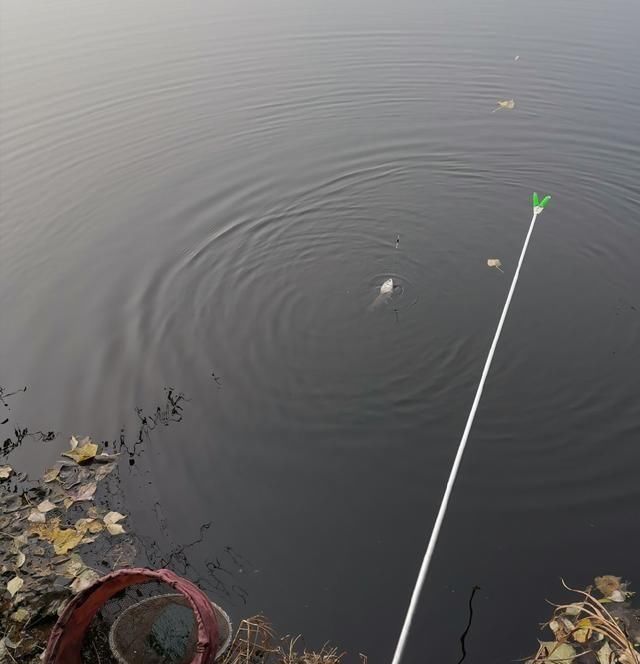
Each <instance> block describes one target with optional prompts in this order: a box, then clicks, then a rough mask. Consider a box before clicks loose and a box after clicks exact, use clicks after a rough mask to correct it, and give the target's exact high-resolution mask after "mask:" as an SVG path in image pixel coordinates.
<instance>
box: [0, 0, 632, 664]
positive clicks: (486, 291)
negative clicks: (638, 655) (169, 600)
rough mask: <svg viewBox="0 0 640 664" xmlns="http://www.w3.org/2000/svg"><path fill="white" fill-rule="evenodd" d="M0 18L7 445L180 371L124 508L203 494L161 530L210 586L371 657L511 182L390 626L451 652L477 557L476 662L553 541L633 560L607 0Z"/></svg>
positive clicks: (582, 570)
mask: <svg viewBox="0 0 640 664" xmlns="http://www.w3.org/2000/svg"><path fill="white" fill-rule="evenodd" d="M1 19H2V20H1V27H0V31H1V35H0V36H1V40H0V58H1V60H0V66H1V73H2V76H1V78H0V86H1V88H0V92H1V103H2V113H1V118H0V119H1V127H0V138H1V142H0V149H1V154H0V166H1V169H2V170H1V176H2V183H1V184H2V192H1V196H2V237H1V246H0V252H1V256H0V257H1V261H0V304H1V312H2V324H1V329H0V335H1V336H0V341H1V344H0V352H1V372H2V373H1V377H0V384H2V385H3V386H4V388H5V390H11V389H16V388H21V387H22V386H24V385H28V386H29V389H28V390H27V392H25V393H21V394H20V395H15V396H14V397H11V399H10V400H9V401H8V403H9V405H10V409H6V416H7V417H8V422H7V423H5V424H3V426H2V434H3V436H2V438H3V439H4V438H7V437H9V438H11V437H13V435H14V434H13V431H14V428H15V427H16V426H20V427H22V428H25V427H26V428H28V429H29V430H30V431H37V430H43V431H48V430H54V431H56V432H57V433H58V436H57V438H56V439H55V440H54V441H53V442H49V443H42V442H39V441H38V440H36V439H34V438H25V439H24V441H23V442H22V445H19V446H18V447H17V448H16V449H15V450H14V451H13V452H12V453H11V454H10V455H9V457H8V459H9V461H10V462H11V463H12V464H14V465H16V466H23V467H25V466H26V467H27V468H29V469H30V471H31V472H33V473H36V472H39V471H41V470H42V469H43V468H44V467H45V466H46V465H47V463H49V462H50V461H51V460H52V459H53V458H54V457H55V456H56V454H57V453H58V452H59V451H60V450H61V449H62V448H63V447H64V446H66V439H67V437H68V435H69V434H70V433H71V432H77V433H79V434H92V435H93V436H94V437H95V438H97V439H103V440H104V439H109V440H115V439H116V438H118V436H119V435H120V430H121V428H124V431H123V434H122V435H123V438H124V439H126V440H127V441H128V444H129V443H131V442H132V440H133V439H134V438H135V437H136V426H137V425H139V422H138V419H137V417H136V414H135V410H134V409H135V408H136V407H138V408H142V409H143V411H144V412H153V411H154V409H155V407H156V405H157V404H159V403H162V401H163V398H164V393H163V388H164V387H166V386H171V387H173V388H175V390H178V391H182V392H184V394H185V396H186V397H187V398H188V399H189V400H188V401H185V402H184V411H183V414H184V418H183V421H182V422H180V423H174V422H167V423H168V424H170V426H167V427H163V426H159V427H158V428H157V429H154V430H153V431H145V432H143V436H142V438H141V441H140V443H139V445H138V446H137V447H136V458H135V459H133V460H134V461H135V465H132V466H127V465H126V464H125V468H124V469H123V478H124V479H123V490H124V491H125V496H126V500H127V502H128V504H129V506H130V511H131V518H130V521H131V528H132V529H135V530H136V531H137V532H138V533H140V534H141V535H143V536H145V537H148V538H150V539H158V540H159V541H161V542H164V543H165V544H163V545H162V546H166V547H168V548H170V547H171V546H179V545H186V544H188V543H190V542H193V541H194V540H196V539H197V538H198V533H199V528H200V526H201V525H202V524H204V523H208V522H211V524H212V525H211V527H210V529H209V530H208V531H206V538H205V539H204V540H203V542H201V543H200V544H198V545H194V546H193V547H191V548H190V549H189V550H188V555H189V558H190V560H191V562H192V563H193V565H194V566H195V568H197V569H198V570H199V573H201V574H203V575H206V570H205V569H204V568H205V567H206V562H207V561H208V560H210V559H211V558H212V557H215V556H217V555H218V553H219V552H226V553H227V554H229V550H227V549H226V548H225V547H232V551H233V552H237V560H235V562H232V561H230V562H228V566H229V567H230V569H229V572H230V573H229V575H228V577H225V578H227V579H228V581H227V583H228V585H232V590H231V591H230V596H229V597H224V596H223V595H221V596H220V597H218V599H220V600H221V601H223V602H225V603H226V604H227V605H228V606H229V608H230V611H231V612H232V613H233V614H234V618H235V619H236V620H237V619H238V618H240V617H241V616H243V615H246V614H247V613H249V612H255V611H258V610H260V611H264V612H265V613H266V614H267V615H268V616H270V617H271V618H272V619H273V620H274V621H275V623H276V626H277V627H278V628H280V629H281V630H283V631H285V632H291V633H294V634H296V633H299V632H302V633H304V634H305V635H306V637H307V641H308V642H309V643H310V644H311V645H316V646H317V645H320V644H321V643H322V642H324V641H325V640H326V639H331V640H332V641H333V642H336V643H338V644H340V645H341V646H342V647H344V648H345V649H349V650H350V651H352V652H358V651H361V652H366V653H368V654H369V656H370V661H372V662H384V661H388V659H389V657H390V654H391V652H392V649H393V646H394V644H395V641H396V638H397V636H398V632H399V629H400V626H401V622H402V619H403V616H404V613H405V610H406V606H407V603H408V599H409V595H410V591H411V588H412V586H413V582H414V579H415V575H416V573H417V569H418V566H419V562H420V559H421V557H422V553H423V550H424V547H425V544H426V540H427V538H428V533H429V531H430V528H431V525H432V523H433V519H434V517H435V512H436V509H437V505H438V503H439V500H440V497H441V493H442V490H443V487H444V483H445V480H446V476H447V474H448V471H449V467H450V464H451V461H452V458H453V454H454V451H455V448H456V446H457V443H458V440H459V437H460V434H461V432H462V428H463V426H464V421H465V418H466V415H467V412H468V409H469V407H470V405H471V401H472V398H473V394H474V390H475V387H476V385H477V381H478V379H479V376H480V371H481V368H482V363H483V361H484V358H485V355H486V352H487V350H488V346H489V342H490V339H491V337H492V335H493V332H494V329H495V325H496V323H497V319H498V316H499V312H500V308H501V306H502V303H503V301H504V298H505V295H506V291H507V287H508V284H509V281H510V278H511V276H512V275H513V270H514V266H515V262H516V259H517V256H518V252H519V250H520V247H521V244H522V241H523V239H524V235H525V232H526V229H527V225H528V223H529V220H530V208H529V206H528V202H527V200H528V196H529V195H530V193H531V191H532V190H533V189H536V190H538V191H540V192H544V193H547V192H550V193H552V194H553V200H552V204H551V206H550V207H549V208H548V210H547V211H546V212H545V213H544V215H543V216H542V217H541V218H540V220H539V224H538V226H537V228H536V230H535V235H534V238H533V242H532V245H531V247H530V251H529V256H528V258H527V261H526V263H525V268H524V271H523V273H522V275H521V278H520V283H519V287H518V291H517V293H516V297H515V300H514V303H513V306H512V309H511V313H510V316H509V319H508V321H507V324H506V327H505V329H504V331H503V335H502V339H501V342H500V346H499V348H498V353H497V356H496V358H495V362H494V366H493V369H492V372H491V375H490V377H489V382H488V385H487V389H486V391H485V396H484V399H483V402H482V404H481V407H480V411H479V414H478V418H477V420H476V426H475V429H474V431H473V434H472V436H471V439H470V442H469V449H468V454H467V456H466V458H465V461H464V464H463V467H462V471H461V476H460V479H459V482H458V484H457V486H456V489H455V492H454V496H453V503H452V506H451V510H450V513H449V515H448V517H447V520H446V522H445V527H444V530H443V532H442V536H441V541H440V544H439V547H438V550H437V553H436V558H435V561H434V565H433V568H432V572H431V575H430V577H429V580H428V583H427V586H426V589H425V594H424V597H423V600H422V603H421V605H420V611H419V614H418V616H417V623H416V629H415V630H414V632H413V633H412V638H411V648H410V652H409V657H408V659H407V661H408V662H425V661H429V662H455V661H457V658H458V655H459V642H458V640H459V635H460V633H461V632H462V631H463V630H464V627H465V625H466V622H467V599H468V596H469V593H470V591H471V588H472V586H473V585H474V584H478V585H480V586H481V587H482V591H481V592H480V593H479V594H478V595H477V596H476V600H475V609H476V611H475V617H474V622H473V625H472V628H471V632H470V634H469V637H468V639H467V647H468V650H469V653H470V654H469V661H473V662H481V663H485V662H486V663H487V664H494V663H495V662H507V661H511V660H513V659H515V658H517V657H522V656H525V655H526V654H528V653H530V652H531V651H532V650H533V649H534V646H535V639H536V637H537V631H536V630H537V623H538V622H540V621H542V620H543V619H544V618H545V616H546V615H547V613H548V606H547V605H546V604H545V603H544V600H545V598H554V597H557V596H558V594H559V587H560V582H559V578H560V577H561V576H562V577H564V578H565V579H566V580H567V581H568V582H570V583H574V584H576V585H585V584H586V583H587V582H588V581H589V579H590V577H591V576H592V575H593V574H596V573H618V574H623V575H627V576H630V577H634V578H635V580H636V582H638V583H640V568H639V566H638V564H637V563H638V554H639V551H640V521H639V519H640V516H639V515H640V510H639V509H638V501H639V500H640V481H639V480H638V477H639V474H638V473H639V471H638V468H639V467H640V403H639V399H638V384H639V381H638V375H639V373H640V350H639V346H638V341H639V334H640V260H639V259H638V255H639V253H640V185H639V173H640V110H639V107H640V48H639V47H638V27H639V26H640V4H639V3H638V2H637V0H612V1H611V2H598V1H597V0H586V1H580V2H579V1H578V0H566V1H564V2H552V1H551V0H540V1H538V2H534V1H533V0H527V1H524V0H514V1H512V2H499V1H498V0H488V1H487V2H476V1H474V0H450V1H448V2H445V1H444V0H421V1H420V0H399V1H398V2H394V3H392V2H379V1H377V0H374V1H373V2H372V1H369V2H364V1H363V0H341V1H340V2H337V1H334V0H328V1H323V2H309V1H304V0H303V1H301V0H283V2H273V3H271V2H264V1H262V2H258V1H257V0H249V1H248V2H246V3H245V2H231V1H227V0H224V1H220V2H205V1H204V0H194V1H193V2H177V1H175V0H161V1H160V2H147V1H144V0H143V1H142V2H137V3H129V2H122V1H120V0H115V1H113V0H109V1H108V2H107V1H106V0H83V1H82V2H80V1H79V0H56V1H55V2H34V1H33V0H5V1H4V2H3V3H2V9H1ZM516 56H520V57H519V59H518V60H517V61H516V60H515V57H516ZM510 98H513V99H515V102H516V106H515V109H514V110H512V111H509V110H501V111H499V112H498V113H492V112H491V110H492V109H493V108H494V107H495V105H496V102H497V100H499V99H510ZM397 234H399V235H400V238H401V240H400V246H399V248H398V249H394V243H395V238H396V235H397ZM490 257H498V258H500V259H501V261H502V263H503V267H504V271H505V274H504V275H503V274H500V273H499V272H498V271H496V270H491V269H489V268H487V266H486V260H487V258H490ZM389 276H393V278H394V279H395V280H396V281H397V283H398V284H399V285H400V287H401V288H400V289H398V290H397V291H396V292H395V293H394V295H393V296H392V298H391V299H390V300H389V301H388V302H383V303H381V305H380V306H376V307H373V308H372V307H371V304H372V302H373V300H374V299H375V297H376V294H377V292H378V290H379V287H380V284H381V283H382V282H383V281H384V280H385V279H386V278H387V277H389ZM212 374H215V376H213V375H212ZM3 419H4V417H3ZM229 555H230V554H229ZM235 555H236V554H234V556H235ZM240 556H241V558H240ZM231 557H232V558H233V556H231ZM227 558H229V556H227ZM243 561H244V562H243ZM221 562H224V560H222V559H221ZM194 576H197V575H195V574H194ZM220 592H221V593H222V590H221V591H220ZM245 601H246V604H245V603H244V602H245ZM425 649H426V651H427V652H428V656H427V654H425Z"/></svg>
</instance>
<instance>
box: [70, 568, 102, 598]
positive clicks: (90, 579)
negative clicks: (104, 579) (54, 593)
mask: <svg viewBox="0 0 640 664" xmlns="http://www.w3.org/2000/svg"><path fill="white" fill-rule="evenodd" d="M99 578H100V575H99V574H98V573H97V572H95V571H94V570H92V569H91V568H89V567H87V568H85V569H84V570H83V571H82V572H80V574H79V575H78V576H77V577H76V578H75V579H74V580H73V583H72V584H71V590H72V591H73V592H74V593H76V594H77V593H79V592H82V591H83V590H85V588H88V587H89V586H90V585H92V584H93V583H95V582H96V581H97V580H98V579H99Z"/></svg>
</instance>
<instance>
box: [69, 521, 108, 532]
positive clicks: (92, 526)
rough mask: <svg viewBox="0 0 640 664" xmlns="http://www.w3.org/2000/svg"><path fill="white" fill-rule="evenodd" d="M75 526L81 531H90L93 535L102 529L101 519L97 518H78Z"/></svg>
mask: <svg viewBox="0 0 640 664" xmlns="http://www.w3.org/2000/svg"><path fill="white" fill-rule="evenodd" d="M75 528H76V530H77V531H78V532H81V533H87V532H89V533H91V534H92V535H95V534H96V533H99V532H100V531H101V530H102V529H103V525H102V521H100V520H98V519H78V520H77V521H76V525H75Z"/></svg>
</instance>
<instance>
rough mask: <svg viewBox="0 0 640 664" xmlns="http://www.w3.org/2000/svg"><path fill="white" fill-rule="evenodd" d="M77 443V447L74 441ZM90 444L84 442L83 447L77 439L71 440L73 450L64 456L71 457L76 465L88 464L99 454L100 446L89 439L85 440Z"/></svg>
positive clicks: (63, 454)
mask: <svg viewBox="0 0 640 664" xmlns="http://www.w3.org/2000/svg"><path fill="white" fill-rule="evenodd" d="M74 440H75V441H76V442H75V446H74V444H73V441H74ZM85 440H87V441H88V442H86V443H85V442H84V441H83V444H82V445H79V444H78V441H77V440H76V439H75V438H72V439H71V450H69V451H68V452H63V453H62V456H66V457H69V459H73V460H74V461H75V462H76V463H86V462H87V461H90V460H91V459H93V458H94V457H95V455H96V454H97V453H98V446H97V445H96V444H95V443H92V442H90V441H89V440H88V439H85Z"/></svg>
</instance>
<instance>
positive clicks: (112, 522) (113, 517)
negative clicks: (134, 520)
mask: <svg viewBox="0 0 640 664" xmlns="http://www.w3.org/2000/svg"><path fill="white" fill-rule="evenodd" d="M126 518H127V517H126V516H125V515H124V514H120V512H109V513H108V514H105V516H104V519H103V521H104V524H105V526H106V527H107V530H108V531H109V534H110V535H123V534H124V532H125V530H124V528H123V527H122V526H121V525H120V524H119V523H118V521H122V519H126Z"/></svg>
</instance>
